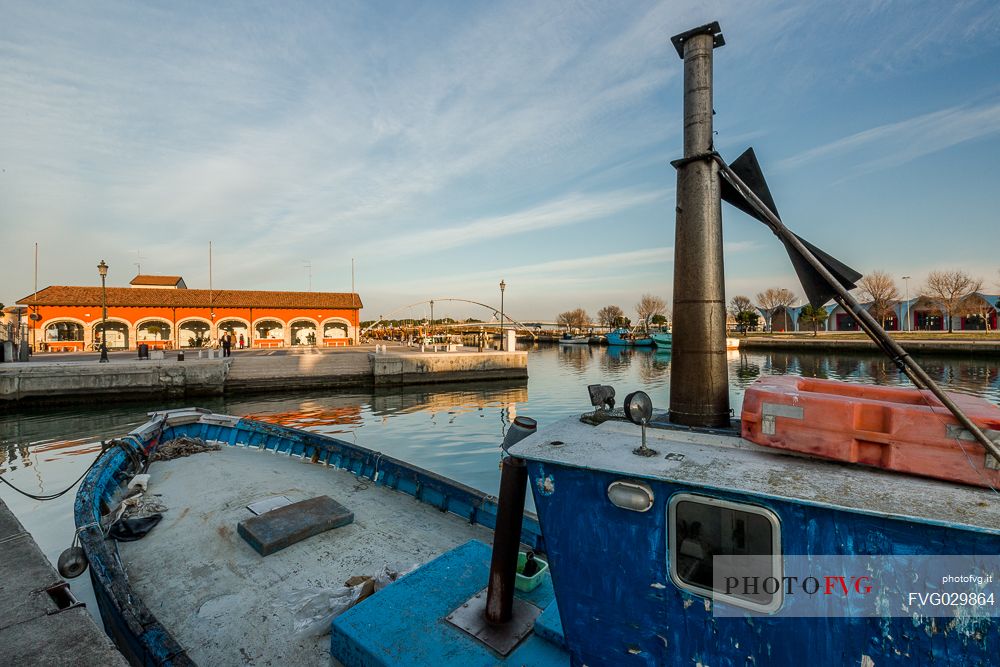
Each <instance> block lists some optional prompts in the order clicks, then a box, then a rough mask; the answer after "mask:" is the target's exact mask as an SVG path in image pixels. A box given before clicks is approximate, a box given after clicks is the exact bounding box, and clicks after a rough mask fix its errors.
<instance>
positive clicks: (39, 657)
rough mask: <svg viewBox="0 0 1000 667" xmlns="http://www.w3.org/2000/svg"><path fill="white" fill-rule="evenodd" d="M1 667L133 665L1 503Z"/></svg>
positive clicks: (120, 666)
mask: <svg viewBox="0 0 1000 667" xmlns="http://www.w3.org/2000/svg"><path fill="white" fill-rule="evenodd" d="M0 554H2V556H0V665H19V666H25V667H27V666H28V665H46V667H61V666H63V665H66V666H69V665H72V666H74V667H78V666H84V667H89V666H90V665H95V666H96V665H100V666H101V667H104V666H107V667H126V666H127V665H128V662H126V661H125V658H124V657H122V655H121V653H119V652H118V649H116V648H115V646H114V644H112V643H111V640H110V639H108V637H107V635H105V634H104V631H103V630H102V629H101V628H99V627H97V624H96V623H95V622H94V620H93V618H91V616H90V614H89V613H88V612H87V609H86V608H85V607H84V606H83V605H82V604H81V605H76V606H74V605H72V604H71V602H70V600H69V599H68V598H66V597H65V595H64V594H62V592H61V591H60V590H58V589H57V590H56V591H55V596H54V597H53V596H52V595H50V594H49V593H48V592H46V590H47V589H51V588H53V587H59V586H60V585H61V584H65V582H64V581H63V579H62V577H60V576H59V574H58V573H57V572H56V570H55V568H53V567H52V564H51V563H49V561H48V559H46V558H45V555H44V554H43V553H42V551H41V549H39V548H38V545H37V544H36V543H35V540H34V539H33V538H32V537H31V535H29V534H28V533H27V532H26V531H25V530H24V526H22V525H21V522H20V521H18V520H17V517H15V516H14V514H13V513H12V512H11V511H10V510H9V509H8V508H7V505H5V504H4V502H3V500H0Z"/></svg>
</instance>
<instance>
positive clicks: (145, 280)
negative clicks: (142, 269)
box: [129, 273, 181, 287]
mask: <svg viewBox="0 0 1000 667" xmlns="http://www.w3.org/2000/svg"><path fill="white" fill-rule="evenodd" d="M180 281H181V277H180V276H149V275H145V274H142V273H140V274H139V275H137V276H136V277H135V278H133V279H132V281H131V282H130V283H129V285H163V286H170V287H173V286H174V285H176V284H177V283H179V282H180Z"/></svg>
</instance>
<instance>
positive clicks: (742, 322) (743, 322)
mask: <svg viewBox="0 0 1000 667" xmlns="http://www.w3.org/2000/svg"><path fill="white" fill-rule="evenodd" d="M729 314H730V315H732V316H733V320H734V321H735V322H736V326H738V327H739V328H740V333H741V334H745V333H746V332H747V327H755V326H757V320H758V319H760V318H759V316H758V315H757V311H756V310H754V307H753V302H752V301H750V297H748V296H742V295H737V296H734V297H733V298H732V300H731V301H730V302H729Z"/></svg>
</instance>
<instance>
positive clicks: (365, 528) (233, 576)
mask: <svg viewBox="0 0 1000 667" xmlns="http://www.w3.org/2000/svg"><path fill="white" fill-rule="evenodd" d="M149 472H150V475H151V479H150V485H149V493H151V494H162V495H161V496H160V498H159V500H160V501H161V502H162V503H163V504H164V505H166V506H167V507H168V508H169V510H168V511H167V512H165V513H164V518H163V520H162V521H161V522H160V524H159V525H158V526H156V527H155V528H154V529H153V530H152V531H151V532H150V533H149V534H148V535H147V536H146V537H144V538H143V539H142V540H139V541H137V542H125V543H121V544H120V545H119V550H120V553H121V557H122V561H123V562H124V563H125V567H126V569H127V571H128V575H129V579H130V581H131V584H132V587H133V589H134V590H135V591H136V593H138V595H139V596H140V597H141V598H142V600H143V601H144V602H145V604H146V605H147V606H148V607H149V609H150V611H151V612H152V613H153V614H154V615H156V617H157V618H158V619H159V620H160V622H161V623H162V624H163V625H164V626H165V627H166V628H167V629H168V630H169V631H170V633H171V634H172V635H173V636H174V638H175V639H176V640H177V641H178V642H179V643H180V644H181V645H182V646H183V647H184V648H186V649H187V651H188V655H189V656H190V657H191V659H192V660H194V661H195V662H196V663H198V664H200V665H213V666H215V665H219V666H224V665H330V664H331V662H332V659H331V657H330V652H329V641H330V636H329V634H326V635H324V636H323V637H317V638H306V639H303V638H300V637H296V636H295V635H294V633H293V631H292V627H293V618H292V613H291V610H290V609H289V608H288V607H287V606H285V605H284V604H283V598H284V597H285V596H286V595H287V594H288V593H289V592H290V591H294V590H297V589H301V588H304V587H307V586H322V587H329V588H337V587H339V586H341V585H343V582H344V581H345V580H346V579H348V578H349V577H351V576H353V575H374V574H375V573H376V572H377V571H378V570H379V569H381V567H382V566H383V565H385V564H389V565H390V566H398V565H413V564H416V563H425V562H427V561H429V560H431V559H432V558H434V557H436V556H437V555H439V554H441V553H443V552H445V551H447V550H449V549H451V548H453V547H455V546H458V545H460V544H463V543H465V542H467V541H468V540H470V539H479V540H482V541H484V542H486V543H491V542H492V532H491V531H489V530H487V529H485V528H483V527H482V526H478V525H476V526H473V525H470V524H469V522H468V521H466V520H464V519H462V518H460V517H457V516H455V515H453V514H447V513H444V512H441V511H439V510H437V509H434V508H433V507H430V506H428V505H425V504H423V503H421V502H419V501H417V500H416V499H415V498H413V497H411V496H408V495H406V494H403V493H399V492H396V491H393V490H391V489H387V488H385V487H381V486H375V485H374V484H372V483H371V482H369V481H367V480H363V479H359V478H357V477H355V476H354V475H353V474H352V473H349V472H346V471H343V470H338V469H335V468H328V467H326V466H323V465H317V464H312V463H310V462H308V461H307V460H306V461H303V460H302V459H299V458H291V457H289V456H287V455H283V454H277V455H276V454H273V453H270V452H261V451H258V450H255V449H244V448H242V447H227V446H223V448H222V450H221V451H218V452H208V453H204V454H197V455H195V456H191V457H188V458H182V459H176V460H173V461H163V462H157V463H154V464H153V465H152V466H151V467H150V470H149ZM324 494H325V495H328V496H330V497H332V498H333V499H334V500H337V501H338V502H340V503H342V504H343V505H345V506H346V507H347V508H348V509H350V510H351V511H353V512H354V516H355V518H354V523H352V524H350V525H348V526H344V527H341V528H336V529H334V530H331V531H328V532H326V533H322V534H320V535H316V536H313V537H310V538H308V539H306V540H304V541H302V542H299V543H298V544H295V545H292V546H291V547H288V548H286V549H284V550H282V551H279V552H277V553H274V554H272V555H270V556H266V557H262V556H260V555H259V554H257V552H256V551H254V550H253V549H252V548H251V547H250V545H249V544H247V543H246V542H244V541H243V539H242V538H241V537H240V536H239V535H238V534H237V532H236V525H237V523H238V522H239V521H240V520H242V519H246V518H249V517H251V516H253V515H252V514H251V513H250V511H249V510H247V509H246V505H248V504H249V503H252V502H254V501H257V500H261V499H263V498H268V497H271V496H280V495H284V496H287V497H288V498H289V499H290V500H291V501H292V502H296V501H299V500H305V499H307V498H311V497H314V496H318V495H324ZM483 585H484V586H485V585H486V582H485V581H484V582H483ZM376 595H378V594H377V593H376Z"/></svg>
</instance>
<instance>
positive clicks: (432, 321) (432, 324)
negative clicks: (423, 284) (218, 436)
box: [427, 301, 434, 336]
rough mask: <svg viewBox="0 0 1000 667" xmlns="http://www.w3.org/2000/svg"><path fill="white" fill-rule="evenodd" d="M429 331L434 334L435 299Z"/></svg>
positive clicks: (432, 304) (432, 305)
mask: <svg viewBox="0 0 1000 667" xmlns="http://www.w3.org/2000/svg"><path fill="white" fill-rule="evenodd" d="M427 331H428V332H429V333H430V335H431V336H433V335H434V302H433V301H431V323H430V326H428V327H427Z"/></svg>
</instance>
